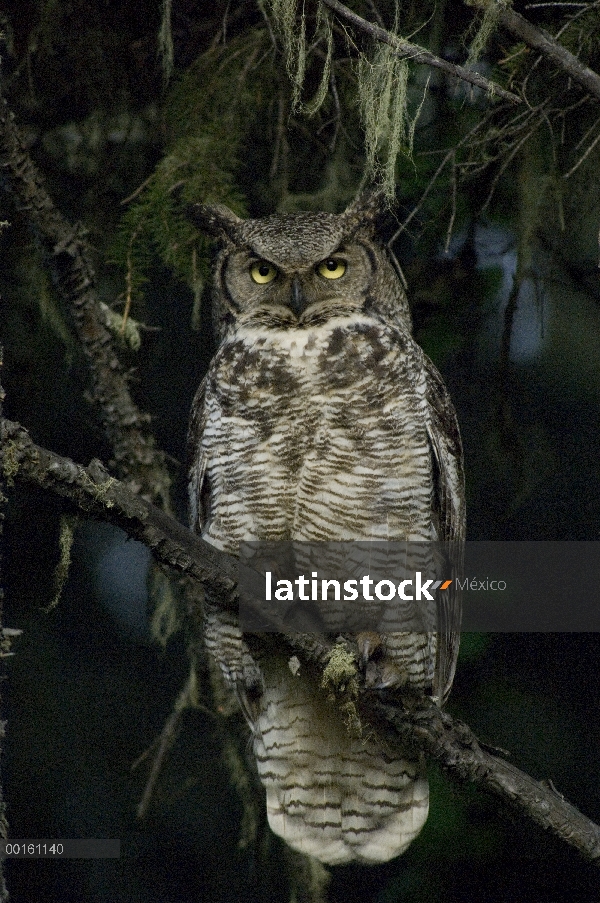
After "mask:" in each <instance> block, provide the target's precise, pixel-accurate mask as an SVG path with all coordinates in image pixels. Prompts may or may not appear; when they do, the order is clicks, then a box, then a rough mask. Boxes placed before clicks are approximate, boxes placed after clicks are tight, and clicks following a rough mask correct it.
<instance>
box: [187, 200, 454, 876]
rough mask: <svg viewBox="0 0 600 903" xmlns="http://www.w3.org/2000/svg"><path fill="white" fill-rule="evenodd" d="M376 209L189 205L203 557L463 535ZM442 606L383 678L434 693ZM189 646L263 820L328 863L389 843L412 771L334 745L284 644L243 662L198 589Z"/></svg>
mask: <svg viewBox="0 0 600 903" xmlns="http://www.w3.org/2000/svg"><path fill="white" fill-rule="evenodd" d="M376 212H377V205H376V203H374V202H373V201H372V200H367V201H366V202H365V201H359V202H357V203H355V204H354V205H353V206H352V207H351V208H349V209H348V210H347V211H346V212H345V213H344V214H341V215H340V216H333V215H331V214H291V215H287V216H284V215H282V216H272V217H268V218H266V219H264V220H248V221H242V220H239V219H238V218H237V217H235V216H234V215H233V214H232V213H231V212H230V211H228V210H227V209H226V208H222V207H206V206H202V205H198V206H197V207H196V208H193V210H192V216H193V217H194V219H195V220H196V222H197V223H198V224H199V225H200V226H201V227H203V228H205V229H208V230H209V231H212V232H213V233H215V234H217V235H218V236H219V237H220V239H221V251H220V254H219V256H218V259H217V262H216V272H215V291H214V295H215V313H216V324H217V329H218V332H219V333H220V339H221V344H220V346H219V349H218V351H217V353H216V355H215V357H214V359H213V362H212V364H211V367H210V370H209V372H208V374H207V376H206V379H205V381H204V383H203V385H202V386H201V387H200V390H199V392H198V394H197V396H196V399H195V402H194V406H193V410H192V423H191V428H190V449H191V470H190V500H191V513H192V525H193V528H194V529H196V530H197V531H198V532H201V533H202V535H203V536H204V537H205V538H206V539H207V540H209V541H210V542H213V543H214V544H215V545H217V546H218V547H220V548H222V549H226V550H228V551H230V552H233V553H237V551H238V547H239V543H240V542H242V541H245V540H256V539H261V540H308V541H323V540H358V539H362V540H407V539H410V540H423V541H427V540H434V539H438V538H439V539H442V540H449V539H452V540H459V541H460V540H461V539H462V537H463V536H464V492H463V477H462V453H461V447H460V437H459V432H458V427H457V424H456V418H455V414H454V410H453V408H452V405H451V403H450V401H449V399H448V396H447V394H446V391H445V389H444V386H443V383H442V381H441V379H440V377H439V374H438V373H437V371H436V370H435V368H434V367H433V365H432V364H431V362H430V361H429V360H428V359H427V357H426V356H425V355H424V354H423V352H422V350H421V349H420V348H419V346H418V345H417V344H416V343H415V342H414V340H413V339H412V336H411V323H410V314H409V310H408V304H407V301H406V297H405V295H404V292H403V290H402V287H401V285H400V282H399V280H398V279H397V277H396V275H395V273H394V270H393V268H392V266H391V264H390V263H389V261H388V259H387V257H386V255H385V253H384V251H383V250H382V249H381V247H380V246H378V245H377V244H376V242H375V241H374V239H373V231H374V220H375V215H376ZM448 599H449V602H448V604H447V608H446V610H445V611H444V612H443V622H444V623H443V626H442V627H440V631H439V632H438V634H437V643H436V638H435V636H431V635H430V636H427V635H424V634H416V633H412V634H406V633H404V634H398V633H391V634H389V635H387V636H385V637H383V638H382V642H383V646H384V650H385V656H386V657H387V659H388V660H389V661H390V662H391V663H392V665H393V666H394V667H396V668H397V670H398V672H399V673H400V672H402V674H403V675H405V679H408V681H409V683H410V684H411V685H412V686H413V687H414V688H415V689H419V690H423V691H425V690H431V691H432V692H434V694H435V695H437V696H438V697H439V698H440V700H441V699H443V698H444V697H445V695H446V694H447V692H448V691H449V689H450V685H451V682H452V677H453V673H454V664H455V661H456V653H457V647H458V644H457V627H458V625H457V618H458V611H457V606H456V603H455V602H453V599H452V597H451V596H449V597H448ZM206 642H207V647H208V650H209V652H210V653H211V654H212V655H213V656H214V658H215V659H216V660H217V661H218V663H219V664H220V666H221V670H222V672H223V674H224V676H225V679H226V681H227V682H228V683H229V685H230V686H231V687H232V688H233V689H234V690H235V691H236V692H237V693H238V695H239V697H240V702H241V704H242V707H243V709H244V713H245V715H246V717H247V719H248V721H249V724H250V726H251V729H252V732H253V738H254V739H253V742H254V752H255V755H256V760H257V765H258V771H259V775H260V777H261V780H262V782H263V784H264V786H265V788H266V791H267V812H268V817H269V823H270V825H271V827H272V829H273V830H274V831H275V832H276V833H277V834H279V835H280V836H282V837H283V838H284V839H285V840H286V841H287V842H288V843H289V844H290V845H291V846H292V847H294V848H295V849H298V850H300V851H302V852H304V853H308V854H311V855H313V856H316V857H317V858H319V859H320V860H321V861H323V862H326V863H330V864H339V863H344V862H350V861H353V860H354V861H361V862H383V861H386V860H388V859H390V858H392V857H393V856H396V855H398V854H399V853H401V852H403V850H405V849H406V847H407V846H408V844H409V843H410V842H411V840H412V839H413V838H414V837H415V836H416V834H418V832H419V831H420V829H421V827H422V825H423V823H424V821H425V819H426V817H427V809H428V789H427V780H426V778H425V776H424V773H423V766H422V763H421V762H420V761H419V760H418V759H415V758H414V757H411V756H403V757H402V758H398V757H397V756H394V755H393V753H392V751H391V750H388V749H386V745H385V741H384V740H383V739H382V738H380V737H376V736H370V737H369V738H368V739H367V740H359V739H353V738H351V737H350V736H349V734H348V730H347V728H346V727H345V725H344V724H343V722H342V719H341V718H339V717H337V716H336V713H335V712H334V711H333V710H332V708H331V706H330V704H329V703H328V702H327V701H326V700H325V699H324V698H323V695H322V692H321V691H320V690H319V688H318V687H317V686H316V685H315V684H313V683H312V682H311V681H310V679H309V678H308V677H306V676H305V675H304V674H303V673H302V672H300V673H299V674H292V672H291V671H290V669H289V667H288V663H287V660H286V658H285V657H284V656H283V655H282V656H278V655H275V654H273V653H268V654H267V653H265V654H264V655H263V656H261V657H260V658H259V659H258V661H255V660H254V659H253V658H252V656H251V655H250V653H249V651H248V649H247V648H246V646H245V643H244V641H243V637H242V634H241V633H240V630H239V628H238V626H237V623H236V620H235V618H234V617H233V616H229V615H225V614H223V613H221V612H219V611H218V610H217V609H216V608H215V607H214V606H212V605H211V603H210V599H208V600H207V617H206ZM250 688H251V689H252V694H251V699H250V698H249V696H248V693H247V692H246V691H247V690H249V689H250Z"/></svg>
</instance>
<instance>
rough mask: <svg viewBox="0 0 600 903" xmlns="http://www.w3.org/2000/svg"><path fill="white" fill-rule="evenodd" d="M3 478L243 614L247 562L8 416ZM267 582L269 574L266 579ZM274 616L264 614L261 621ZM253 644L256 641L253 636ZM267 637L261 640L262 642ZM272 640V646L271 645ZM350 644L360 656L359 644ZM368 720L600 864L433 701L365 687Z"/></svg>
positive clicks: (560, 806)
mask: <svg viewBox="0 0 600 903" xmlns="http://www.w3.org/2000/svg"><path fill="white" fill-rule="evenodd" d="M0 475H2V476H3V477H4V479H6V480H7V481H9V482H10V481H14V480H18V481H22V482H25V483H30V484H33V485H36V486H39V487H41V488H43V489H46V490H48V491H51V492H53V493H55V494H58V495H60V496H62V497H63V498H65V499H68V500H69V502H70V503H71V504H73V505H75V506H76V507H77V508H78V509H79V510H80V511H82V512H83V513H85V514H88V515H90V516H92V517H96V518H99V519H102V520H105V521H108V522H110V523H113V524H116V525H117V526H119V527H121V528H122V529H123V530H125V531H126V532H127V533H128V534H129V536H131V537H133V538H134V539H137V540H139V541H141V542H143V543H144V544H145V545H146V546H148V548H149V549H150V550H151V551H152V554H153V555H154V557H155V559H156V560H157V561H158V562H160V563H161V564H163V565H167V566H168V567H169V568H171V569H173V570H175V571H178V572H179V573H183V574H187V575H189V576H191V577H193V578H194V579H196V580H199V581H200V582H202V583H203V584H205V585H208V586H210V588H211V595H212V598H213V599H214V601H215V602H217V603H218V604H221V605H222V606H223V607H224V608H227V609H229V610H236V609H237V587H236V581H237V573H238V561H237V559H236V558H234V557H233V556H231V555H227V554H225V553H224V552H220V551H218V550H217V549H215V548H213V546H211V545H209V544H208V543H207V542H204V541H203V540H202V539H200V537H198V536H196V535H194V534H193V533H191V532H190V531H189V530H187V529H186V528H185V527H183V526H182V525H181V524H180V523H178V521H176V520H175V519H174V518H172V517H170V516H169V515H167V514H165V513H164V512H163V511H160V510H159V509H158V508H156V507H155V506H154V505H152V504H150V502H147V501H145V500H144V499H142V498H140V497H139V496H137V495H135V494H134V493H133V492H131V490H130V489H128V488H127V486H125V485H124V484H123V483H119V482H118V481H117V480H115V479H113V478H112V477H110V476H109V475H108V474H107V472H106V471H105V470H104V468H103V467H102V465H101V464H100V462H98V461H93V462H92V463H91V464H90V465H89V467H87V468H86V467H82V466H80V465H78V464H75V463H74V462H73V461H70V460H69V459H68V458H62V457H60V456H59V455H55V454H53V453H52V452H50V451H48V450H46V449H44V448H41V447H39V446H37V445H35V444H34V443H33V442H32V440H31V438H30V436H29V434H28V433H27V431H26V430H25V429H23V427H21V426H20V425H19V424H17V423H12V422H10V421H8V420H0ZM257 578H258V580H259V581H261V587H262V578H260V577H259V575H257ZM264 614H265V612H264V611H263V609H262V608H261V609H260V616H261V617H263V616H264ZM282 639H283V641H284V642H286V643H287V645H288V646H289V648H290V649H293V650H294V651H295V652H296V653H297V654H298V655H299V656H300V657H301V659H302V661H303V662H305V663H306V665H307V667H309V668H310V667H312V668H315V669H322V668H323V666H324V665H325V663H326V662H327V660H328V655H329V652H330V649H331V644H330V643H329V642H328V641H327V640H325V639H323V638H319V637H315V636H308V635H304V634H285V635H284V636H283V638H282V637H281V636H279V637H278V643H280V642H281V640H282ZM249 641H250V642H254V639H253V638H252V637H249ZM256 641H258V638H256ZM265 641H266V642H268V640H265ZM348 645H349V648H350V649H352V651H353V652H354V653H355V655H357V650H356V649H355V647H354V646H353V645H352V644H351V643H349V644H348ZM359 711H360V715H361V717H362V718H364V719H366V720H368V721H369V722H371V723H372V724H373V725H374V726H375V727H377V725H379V727H380V728H382V726H383V729H385V725H386V724H387V725H388V726H389V727H388V731H389V730H390V729H393V732H394V734H395V737H396V741H397V742H398V743H399V744H400V745H401V746H402V747H403V748H406V747H407V746H410V747H413V748H418V749H422V750H423V751H424V752H425V753H426V754H427V755H428V756H429V757H430V758H433V759H435V760H436V761H437V762H439V763H440V765H441V766H442V767H443V768H445V769H446V770H447V771H448V773H449V775H450V776H451V777H452V778H454V779H459V780H469V781H473V782H475V783H477V784H478V785H479V786H481V787H482V788H484V789H486V790H488V791H490V792H491V793H493V794H495V795H496V796H497V797H499V798H501V799H502V800H503V801H504V802H506V803H508V804H509V805H510V806H511V807H513V808H516V809H518V810H520V811H521V812H522V813H523V814H525V815H527V816H528V817H529V818H531V819H532V820H533V821H535V822H536V824H538V825H540V826H541V827H542V828H544V829H546V830H549V831H551V832H552V833H554V834H555V835H556V836H557V837H559V838H560V839H562V840H563V841H564V842H565V843H567V844H569V845H570V846H573V847H574V848H576V849H577V850H579V852H580V853H581V854H582V855H583V856H584V857H585V858H586V859H589V860H591V861H592V862H594V863H596V864H600V828H599V827H598V826H597V825H595V824H594V823H593V822H592V821H590V820H589V819H588V818H586V816H584V815H583V814H582V813H581V812H579V811H578V810H577V809H575V808H574V807H573V806H571V804H570V803H568V802H567V801H566V800H565V799H563V797H562V796H561V795H560V794H558V793H557V792H556V791H555V790H554V789H553V788H552V787H550V786H548V785H547V784H545V783H544V782H540V781H536V780H535V779H534V778H531V777H530V776H529V775H527V774H525V773H524V772H522V771H520V770H519V769H518V768H516V767H515V766H514V765H512V764H510V763H508V762H506V761H504V760H503V759H501V758H499V757H497V756H493V755H491V753H489V752H487V751H486V750H484V749H482V747H481V746H480V744H479V743H478V741H477V738H476V737H475V736H474V735H473V733H472V732H471V730H470V729H469V728H468V727H467V726H466V725H465V724H463V723H462V722H460V721H458V720H456V719H453V718H452V717H451V716H450V715H448V714H447V713H445V712H441V711H440V710H439V709H438V708H437V706H436V705H434V704H433V703H432V702H431V700H430V699H428V698H425V697H416V696H403V697H402V698H401V699H398V698H397V697H394V698H391V697H389V696H388V697H382V696H380V695H379V694H377V693H376V692H375V691H373V690H369V689H367V688H366V687H364V686H362V687H361V688H360V694H359Z"/></svg>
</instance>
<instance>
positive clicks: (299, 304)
mask: <svg viewBox="0 0 600 903" xmlns="http://www.w3.org/2000/svg"><path fill="white" fill-rule="evenodd" d="M307 306H308V304H307V301H306V298H305V296H304V292H303V291H302V286H301V285H300V280H299V279H298V277H297V276H295V277H294V278H293V279H292V303H291V308H292V310H293V311H294V313H295V314H296V316H297V317H299V316H300V315H301V314H302V313H303V312H304V311H305V310H306V308H307Z"/></svg>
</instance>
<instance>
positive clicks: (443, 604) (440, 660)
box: [423, 355, 465, 705]
mask: <svg viewBox="0 0 600 903" xmlns="http://www.w3.org/2000/svg"><path fill="white" fill-rule="evenodd" d="M423 360H424V365H425V382H426V399H427V407H428V412H427V417H428V422H427V433H428V436H429V442H430V445H431V453H432V460H433V472H434V502H433V506H434V512H435V514H436V515H437V518H438V521H439V526H438V534H439V540H440V542H443V543H448V544H449V546H450V556H451V559H452V562H453V571H454V573H453V574H452V578H453V583H452V586H451V587H450V588H449V589H448V590H447V591H445V592H443V593H438V595H437V600H438V601H437V629H438V636H437V639H438V642H437V652H436V667H435V678H434V687H433V695H434V697H436V698H437V699H438V701H439V703H440V705H441V704H442V703H443V702H444V701H445V700H446V698H447V696H448V693H449V692H450V687H451V686H452V680H453V678H454V670H455V668H456V659H457V656H458V646H459V641H460V621H461V599H460V591H459V590H458V589H457V588H456V577H457V576H459V575H460V569H461V566H462V560H463V549H464V540H465V487H464V470H463V451H462V442H461V438H460V431H459V428H458V421H457V419H456V412H455V410H454V406H453V404H452V402H451V400H450V396H449V395H448V392H447V391H446V387H445V385H444V383H443V381H442V377H441V376H440V374H439V373H438V371H437V369H436V367H435V366H434V365H433V364H432V362H431V361H430V360H429V358H428V357H427V356H426V355H423ZM448 576H450V575H448Z"/></svg>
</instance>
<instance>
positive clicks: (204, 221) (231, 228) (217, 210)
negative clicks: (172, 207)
mask: <svg viewBox="0 0 600 903" xmlns="http://www.w3.org/2000/svg"><path fill="white" fill-rule="evenodd" d="M185 215H186V216H187V218H188V219H189V220H190V221H191V222H192V223H193V224H194V225H195V226H196V228H197V229H199V230H200V232H206V233H208V234H209V235H213V236H214V237H215V238H220V239H223V238H225V237H227V238H230V239H232V240H233V239H234V238H235V235H236V233H237V231H238V229H239V227H240V226H241V224H242V223H243V220H242V219H240V217H239V216H236V214H235V213H234V212H233V210H230V209H229V207H226V206H225V204H190V205H189V206H187V207H186V209H185Z"/></svg>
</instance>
